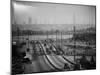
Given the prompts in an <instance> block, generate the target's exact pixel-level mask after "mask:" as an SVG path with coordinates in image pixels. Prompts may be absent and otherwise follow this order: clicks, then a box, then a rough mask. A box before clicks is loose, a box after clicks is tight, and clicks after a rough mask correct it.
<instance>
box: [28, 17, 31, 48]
mask: <svg viewBox="0 0 100 75" xmlns="http://www.w3.org/2000/svg"><path fill="white" fill-rule="evenodd" d="M28 22H29V23H28V24H29V25H31V22H32V19H31V17H29V20H28ZM29 34H30V32H29V30H28V48H29Z"/></svg>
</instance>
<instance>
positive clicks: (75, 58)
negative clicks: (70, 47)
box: [73, 13, 76, 62]
mask: <svg viewBox="0 0 100 75" xmlns="http://www.w3.org/2000/svg"><path fill="white" fill-rule="evenodd" d="M73 25H74V27H73V31H74V62H76V58H75V57H76V51H75V48H76V42H75V35H76V34H75V33H76V29H75V13H74V14H73Z"/></svg>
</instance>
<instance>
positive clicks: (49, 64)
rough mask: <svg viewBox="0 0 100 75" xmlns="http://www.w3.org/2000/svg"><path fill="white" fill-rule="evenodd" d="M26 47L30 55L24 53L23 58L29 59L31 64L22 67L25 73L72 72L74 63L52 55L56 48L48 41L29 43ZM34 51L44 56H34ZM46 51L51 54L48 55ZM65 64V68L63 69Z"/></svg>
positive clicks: (60, 56)
mask: <svg viewBox="0 0 100 75" xmlns="http://www.w3.org/2000/svg"><path fill="white" fill-rule="evenodd" d="M27 44H29V43H27ZM27 44H26V46H27ZM28 46H29V49H30V54H29V52H27V51H26V56H25V58H28V59H30V61H31V62H32V63H30V64H25V65H24V70H25V71H24V72H25V73H33V72H50V71H64V70H72V66H74V62H72V61H70V60H69V59H67V58H65V57H64V56H62V55H56V54H55V53H54V54H52V53H53V51H55V52H56V51H57V48H56V47H55V46H54V45H53V44H52V43H51V42H49V41H44V40H42V41H35V43H31V44H29V45H28ZM32 47H35V48H32ZM35 51H37V52H39V51H40V52H43V53H44V54H43V55H36V54H35V55H34V52H35ZM48 51H49V52H51V54H48V53H47V52H48ZM34 58H35V60H34ZM65 64H66V68H64V66H65Z"/></svg>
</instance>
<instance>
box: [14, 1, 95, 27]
mask: <svg viewBox="0 0 100 75" xmlns="http://www.w3.org/2000/svg"><path fill="white" fill-rule="evenodd" d="M13 7H14V9H13V22H16V23H18V24H29V18H30V24H31V25H32V26H31V27H33V29H35V27H36V28H37V29H48V28H49V29H52V28H56V29H64V28H66V27H67V28H68V27H70V26H69V24H71V25H75V24H76V25H83V24H85V25H87V24H92V25H95V6H83V5H69V4H51V3H37V2H33V3H26V2H23V3H22V2H13ZM36 24H39V25H36ZM40 24H41V25H40ZM44 24H45V25H44ZM48 24H50V25H48ZM62 25H63V26H62ZM67 25H68V26H67Z"/></svg>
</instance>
